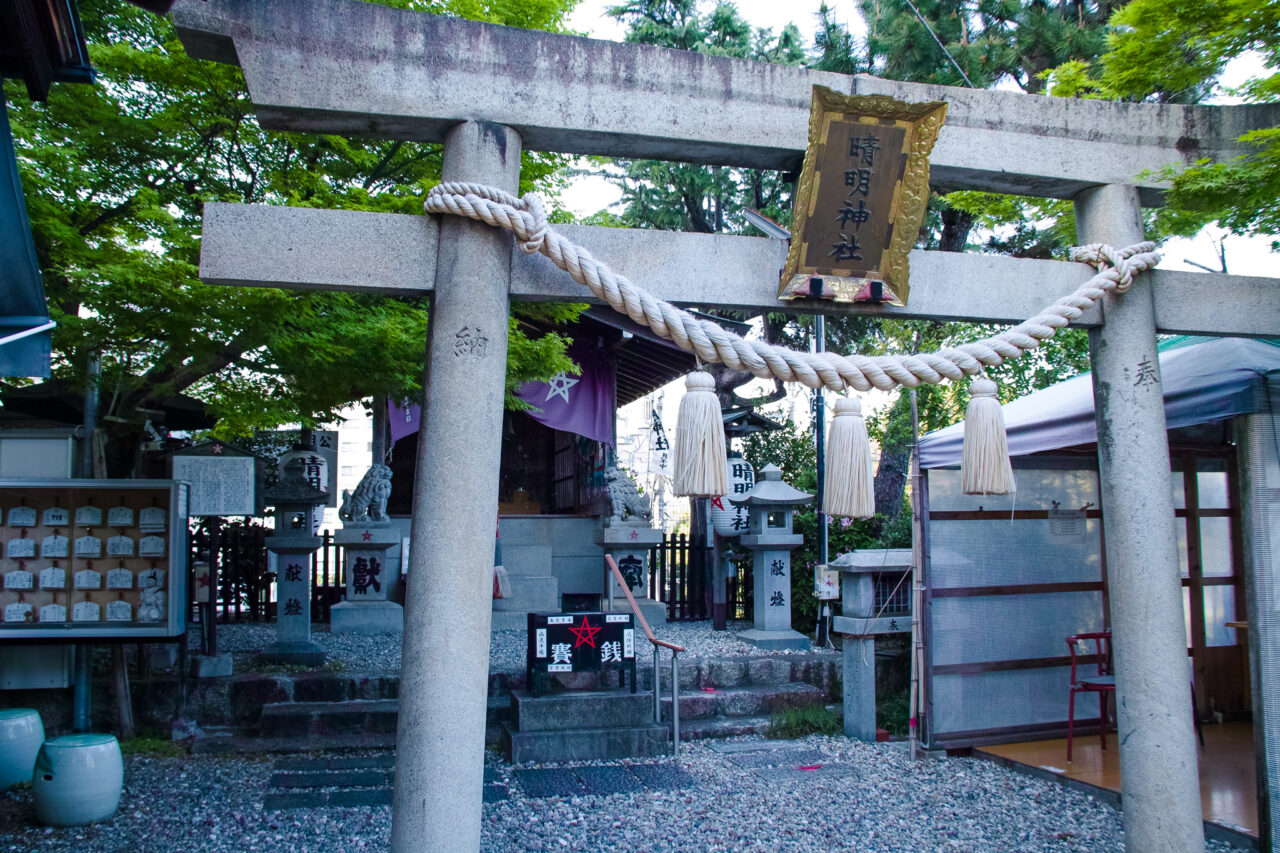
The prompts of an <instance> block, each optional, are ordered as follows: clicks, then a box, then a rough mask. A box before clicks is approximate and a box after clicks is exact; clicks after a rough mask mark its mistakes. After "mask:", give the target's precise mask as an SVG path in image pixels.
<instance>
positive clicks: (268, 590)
mask: <svg viewBox="0 0 1280 853" xmlns="http://www.w3.org/2000/svg"><path fill="white" fill-rule="evenodd" d="M271 532H272V531H271V529H270V528H267V527H263V526H262V525H260V524H254V523H252V522H250V523H247V524H246V523H241V522H233V523H231V524H219V525H218V526H217V527H216V529H215V528H214V527H212V526H211V525H210V524H208V523H207V522H201V523H199V524H197V525H196V526H195V528H194V529H193V530H192V533H191V549H192V560H193V562H197V563H202V562H207V561H209V559H210V557H211V556H213V555H212V554H211V551H210V549H211V547H212V548H214V549H216V556H217V566H218V594H217V613H218V621H219V622H224V623H226V622H264V621H270V620H273V619H275V615H276V613H275V609H276V601H275V580H276V576H275V573H274V572H272V571H271V570H270V564H269V561H268V558H267V546H266V538H267V537H268V536H270V535H271ZM320 536H321V546H320V550H319V551H318V552H317V553H316V559H315V562H314V564H313V568H312V574H311V619H312V621H313V622H328V621H329V613H330V610H331V609H332V607H333V605H334V604H337V603H338V602H339V601H342V600H343V598H344V597H345V596H346V589H347V579H346V575H345V574H344V571H343V560H342V546H341V545H339V544H338V543H336V542H334V539H333V533H332V531H329V530H325V531H323V532H322V533H321V534H320Z"/></svg>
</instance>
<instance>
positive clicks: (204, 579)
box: [196, 575, 209, 586]
mask: <svg viewBox="0 0 1280 853" xmlns="http://www.w3.org/2000/svg"><path fill="white" fill-rule="evenodd" d="M196 583H198V584H200V586H208V585H209V576H208V575H197V576H196Z"/></svg>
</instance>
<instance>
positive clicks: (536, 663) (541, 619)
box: [526, 613, 636, 696]
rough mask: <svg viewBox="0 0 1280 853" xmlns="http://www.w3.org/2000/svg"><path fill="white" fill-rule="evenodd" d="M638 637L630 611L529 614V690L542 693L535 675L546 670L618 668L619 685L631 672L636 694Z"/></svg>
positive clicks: (601, 671) (632, 688) (599, 671)
mask: <svg viewBox="0 0 1280 853" xmlns="http://www.w3.org/2000/svg"><path fill="white" fill-rule="evenodd" d="M635 638H636V631H635V616H633V615H632V614H630V613H530V614H529V653H528V659H527V660H528V662H527V665H526V666H527V671H526V674H527V676H528V682H529V691H530V692H531V693H533V695H534V696H537V695H539V693H540V690H539V684H538V679H537V678H536V677H537V675H539V674H543V673H546V674H551V675H554V674H557V673H580V672H597V673H604V672H605V671H608V670H615V671H617V673H618V679H619V686H622V685H623V684H625V683H626V677H627V674H628V673H630V675H631V692H632V693H635V692H636V641H635ZM542 680H543V681H545V680H546V679H542Z"/></svg>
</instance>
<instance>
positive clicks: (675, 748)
mask: <svg viewBox="0 0 1280 853" xmlns="http://www.w3.org/2000/svg"><path fill="white" fill-rule="evenodd" d="M604 561H605V563H606V564H607V565H608V566H609V571H611V572H613V577H614V580H616V581H617V582H618V586H620V587H622V592H623V594H624V595H625V596H626V597H627V604H629V605H631V612H632V613H634V614H635V617H636V620H637V621H639V622H640V627H641V628H642V629H643V630H644V636H645V638H646V639H647V640H648V641H649V642H650V643H652V644H653V721H654V722H655V723H661V722H662V679H661V678H659V677H658V668H659V666H660V665H661V662H662V649H664V648H667V649H671V743H672V754H674V755H679V754H680V666H679V664H678V663H677V661H678V659H679V657H680V653H681V652H682V651H684V646H677V645H676V644H675V643H668V642H667V641H666V640H659V639H658V638H657V637H655V636H654V635H653V629H652V628H650V627H649V622H648V621H647V620H646V619H645V618H644V614H643V613H641V612H640V607H639V605H637V604H636V599H635V596H633V595H632V594H631V587H630V586H629V585H628V584H627V579H626V578H624V577H623V576H622V572H620V571H618V564H617V563H615V562H614V561H613V556H612V555H611V554H605V555H604ZM610 597H611V598H612V593H610Z"/></svg>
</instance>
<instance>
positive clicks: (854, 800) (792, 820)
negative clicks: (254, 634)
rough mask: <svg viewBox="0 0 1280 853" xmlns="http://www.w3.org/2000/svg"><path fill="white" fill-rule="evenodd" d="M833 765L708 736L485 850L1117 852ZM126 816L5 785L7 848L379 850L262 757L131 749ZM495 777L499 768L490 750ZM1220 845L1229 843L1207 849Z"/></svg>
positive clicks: (516, 811) (839, 757) (1069, 797)
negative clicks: (91, 811)
mask: <svg viewBox="0 0 1280 853" xmlns="http://www.w3.org/2000/svg"><path fill="white" fill-rule="evenodd" d="M789 746H794V747H802V748H808V749H812V750H817V751H819V752H820V753H821V758H822V760H821V762H820V763H821V764H822V765H823V767H824V768H825V770H827V771H839V772H838V773H835V772H824V771H823V770H816V771H813V772H810V773H792V774H791V777H790V778H766V776H767V775H768V774H769V772H770V771H768V770H765V771H757V770H755V769H750V768H747V767H743V766H740V765H739V764H737V763H735V762H734V761H733V760H732V756H730V755H727V754H724V753H721V752H717V751H715V750H713V749H712V747H711V746H709V745H707V744H706V743H694V744H689V745H687V746H686V747H685V748H684V749H683V750H682V754H681V756H680V758H679V759H678V761H676V763H677V764H679V766H681V767H682V768H684V769H685V770H686V771H688V773H689V774H690V775H692V776H693V777H694V779H695V780H696V785H695V786H694V787H691V788H684V789H680V790H668V791H658V792H651V791H646V792H643V793H637V794H615V795H612V796H608V797H601V796H581V797H571V798H560V797H555V798H548V799H529V798H527V797H526V796H524V794H523V793H522V792H521V791H520V789H519V787H518V785H517V784H515V783H514V782H512V794H511V799H509V800H506V801H503V802H498V803H492V804H488V805H486V806H485V807H484V819H483V830H482V831H483V839H482V845H483V848H484V849H485V850H492V851H512V850H554V851H560V850H581V851H596V850H638V851H730V850H731V851H827V850H841V851H845V850H848V851H903V853H914V851H975V853H976V851H983V853H986V851H1114V850H1122V849H1123V844H1122V842H1121V824H1120V817H1119V814H1118V813H1117V812H1116V811H1115V810H1114V809H1113V808H1111V807H1110V806H1109V805H1107V804H1105V803H1103V802H1101V801H1099V800H1095V799H1094V798H1092V797H1090V796H1087V795H1085V794H1081V793H1078V792H1076V791H1072V790H1068V789H1066V788H1063V787H1061V786H1059V785H1056V784H1052V783H1049V782H1044V781H1040V780H1037V779H1031V778H1029V777H1026V776H1021V775H1018V774H1016V773H1013V772H1012V771H1009V770H1005V769H1004V768H1001V767H999V766H997V765H995V764H992V763H990V762H985V761H979V760H973V759H958V758H951V759H945V760H937V761H925V762H916V763H912V762H911V761H910V760H909V759H908V758H907V757H906V754H905V752H904V750H903V749H902V748H900V747H898V746H894V745H889V744H864V743H859V742H856V741H850V740H847V739H845V738H827V737H809V738H805V739H802V740H799V741H793V742H790V744H789ZM126 761H127V763H126V773H125V779H126V785H125V793H124V797H123V799H122V801H121V804H120V810H119V811H118V812H117V814H116V816H115V817H114V818H113V819H111V820H110V821H107V822H104V823H101V824H97V825H94V826H88V827H75V828H69V829H47V828H42V827H39V826H37V825H36V824H35V815H34V807H33V805H32V802H31V793H30V790H29V789H28V788H24V789H19V790H15V791H9V792H7V793H0V850H3V851H28V850H32V851H37V850H38V851H45V850H50V851H76V853H107V851H166V853H167V851H178V850H181V851H188V850H200V851H206V850H207V851H237V853H239V851H348V850H376V849H385V848H386V845H387V843H388V839H389V835H390V825H391V810H390V809H389V808H387V807H385V806H384V807H368V808H359V809H356V808H349V809H340V808H326V809H305V810H290V811H263V809H262V806H261V802H262V796H263V793H264V792H265V791H266V790H267V781H268V778H269V775H270V771H271V767H272V764H273V761H272V760H269V759H258V758H229V757H215V756H189V757H185V758H157V757H146V756H130V757H128V758H127V760H126ZM486 761H487V763H489V764H490V765H491V766H493V768H494V770H495V771H496V772H497V774H498V776H499V778H500V779H502V780H505V781H511V780H512V777H513V774H512V768H511V767H510V766H509V765H506V764H504V763H501V762H500V761H499V760H498V759H496V758H495V757H494V756H493V755H489V756H487V758H486ZM1209 848H1210V849H1211V850H1213V851H1215V853H1218V851H1221V853H1226V851H1229V850H1232V848H1230V847H1228V846H1225V845H1221V844H1210V845H1209Z"/></svg>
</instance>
